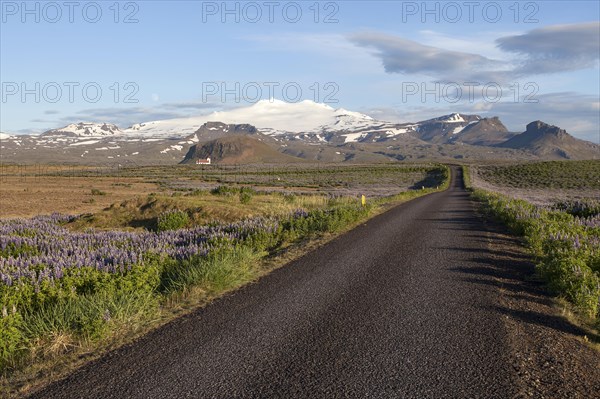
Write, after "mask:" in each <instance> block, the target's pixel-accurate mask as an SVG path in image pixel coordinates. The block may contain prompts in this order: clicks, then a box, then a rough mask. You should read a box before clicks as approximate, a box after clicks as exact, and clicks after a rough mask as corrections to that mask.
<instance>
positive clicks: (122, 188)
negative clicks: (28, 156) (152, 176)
mask: <svg viewBox="0 0 600 399" xmlns="http://www.w3.org/2000/svg"><path fill="white" fill-rule="evenodd" d="M158 189H159V186H158V184H156V183H151V182H148V181H145V179H143V178H123V177H120V178H118V179H115V178H113V177H65V176H36V175H25V176H2V177H1V178H0V218H12V217H31V216H35V215H45V214H51V213H53V212H59V213H63V214H68V215H78V214H82V213H93V212H98V211H100V210H102V209H104V208H106V207H108V206H110V205H111V204H113V203H115V202H120V201H123V200H126V199H130V198H133V197H135V196H138V195H147V194H149V193H152V192H156V191H158ZM92 190H98V191H99V192H96V191H95V193H96V194H92Z"/></svg>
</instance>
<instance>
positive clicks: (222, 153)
mask: <svg viewBox="0 0 600 399" xmlns="http://www.w3.org/2000/svg"><path fill="white" fill-rule="evenodd" d="M209 157H210V159H211V161H212V162H213V163H221V164H234V163H245V164H248V163H282V162H301V161H302V160H301V159H299V158H296V157H293V156H290V155H286V154H282V153H280V152H278V151H277V150H275V149H274V148H273V147H271V146H270V145H268V144H266V143H264V142H263V141H261V140H260V139H258V138H254V137H250V136H244V135H237V136H227V137H222V138H220V139H215V140H211V141H208V142H205V143H198V144H196V145H193V146H192V147H191V148H190V149H189V150H188V152H187V154H186V156H185V158H184V160H183V161H182V162H181V163H183V164H186V163H195V162H196V160H197V159H206V158H209Z"/></svg>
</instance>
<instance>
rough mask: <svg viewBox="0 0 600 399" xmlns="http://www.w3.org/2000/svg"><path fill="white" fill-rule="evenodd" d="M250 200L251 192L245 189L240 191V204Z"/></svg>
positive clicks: (247, 202)
mask: <svg viewBox="0 0 600 399" xmlns="http://www.w3.org/2000/svg"><path fill="white" fill-rule="evenodd" d="M250 201H252V194H250V193H249V192H247V191H242V192H240V202H241V203H242V204H249V203H250Z"/></svg>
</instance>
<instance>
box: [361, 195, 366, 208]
mask: <svg viewBox="0 0 600 399" xmlns="http://www.w3.org/2000/svg"><path fill="white" fill-rule="evenodd" d="M360 202H361V203H362V206H365V205H367V197H365V196H364V194H363V195H362V196H361V197H360Z"/></svg>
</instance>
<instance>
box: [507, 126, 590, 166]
mask: <svg viewBox="0 0 600 399" xmlns="http://www.w3.org/2000/svg"><path fill="white" fill-rule="evenodd" d="M498 147H502V148H515V149H520V150H526V151H529V152H532V153H533V154H535V155H537V156H539V157H543V158H545V159H549V158H563V159H600V145H597V144H594V143H590V142H589V141H584V140H579V139H576V138H575V137H573V136H571V135H570V134H569V133H567V132H566V131H565V130H564V129H561V128H559V127H558V126H553V125H549V124H547V123H544V122H542V121H535V122H531V123H530V124H528V125H527V130H525V132H523V133H521V134H518V135H516V136H514V137H512V138H510V139H508V140H507V141H505V142H504V143H501V144H499V145H498Z"/></svg>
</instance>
